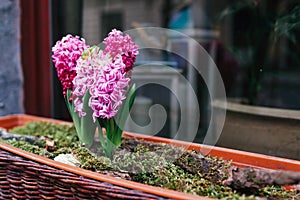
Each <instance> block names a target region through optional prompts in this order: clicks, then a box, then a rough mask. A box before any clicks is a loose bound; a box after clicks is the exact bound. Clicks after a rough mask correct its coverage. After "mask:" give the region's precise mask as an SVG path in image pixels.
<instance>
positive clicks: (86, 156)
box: [72, 147, 112, 171]
mask: <svg viewBox="0 0 300 200" xmlns="http://www.w3.org/2000/svg"><path fill="white" fill-rule="evenodd" d="M72 154H73V155H74V156H75V157H76V158H77V159H78V160H79V162H80V166H81V168H84V169H88V170H92V171H103V170H110V169H112V167H111V161H110V159H109V158H106V157H104V156H100V157H98V156H96V155H95V154H93V153H91V152H90V151H89V150H88V149H87V148H85V147H77V148H73V150H72Z"/></svg>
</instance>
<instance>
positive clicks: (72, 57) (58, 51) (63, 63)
mask: <svg viewBox="0 0 300 200" xmlns="http://www.w3.org/2000/svg"><path fill="white" fill-rule="evenodd" d="M87 48H88V46H87V45H86V44H85V40H84V39H83V38H81V39H80V38H79V37H78V36H72V35H70V34H69V35H67V36H65V37H63V38H62V40H60V41H57V42H56V44H55V46H54V47H52V52H53V55H52V58H53V63H54V66H55V68H56V71H57V75H58V78H59V80H60V82H61V84H62V87H63V94H64V96H65V95H66V91H67V90H68V89H70V90H72V89H73V83H72V81H73V79H74V78H75V77H76V70H75V67H76V65H77V60H78V59H79V57H80V56H81V54H82V52H83V51H84V50H85V49H87Z"/></svg>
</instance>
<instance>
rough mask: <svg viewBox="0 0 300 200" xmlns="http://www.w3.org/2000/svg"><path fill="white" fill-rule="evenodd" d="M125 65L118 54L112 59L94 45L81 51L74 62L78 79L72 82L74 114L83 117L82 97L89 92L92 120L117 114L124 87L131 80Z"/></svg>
mask: <svg viewBox="0 0 300 200" xmlns="http://www.w3.org/2000/svg"><path fill="white" fill-rule="evenodd" d="M125 68H126V65H125V64H124V63H123V61H122V56H121V55H115V57H114V59H112V57H111V56H110V54H109V53H106V54H105V53H104V52H103V51H102V50H100V48H99V47H97V46H93V47H91V48H89V49H88V50H87V51H85V52H84V54H83V56H81V57H80V58H79V60H78V62H77V66H76V71H77V76H76V77H75V79H74V80H73V83H74V88H75V89H74V91H73V95H74V96H76V97H77V98H76V99H75V100H74V104H75V111H78V112H79V116H85V114H86V113H85V111H84V110H83V100H82V98H83V97H84V95H85V94H86V92H89V94H90V99H89V103H88V105H89V107H90V108H92V110H93V119H94V121H96V118H97V117H100V118H107V119H109V118H111V117H113V116H115V115H116V114H117V111H118V107H119V106H121V104H122V101H123V100H124V99H125V98H126V96H125V95H126V90H125V88H126V87H127V86H128V84H129V81H130V79H129V78H128V77H126V72H125V71H124V69H125Z"/></svg>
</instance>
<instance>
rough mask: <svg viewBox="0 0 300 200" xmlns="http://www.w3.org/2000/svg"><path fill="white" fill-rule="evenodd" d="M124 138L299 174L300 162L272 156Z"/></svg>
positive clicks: (186, 143)
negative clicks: (157, 143)
mask: <svg viewBox="0 0 300 200" xmlns="http://www.w3.org/2000/svg"><path fill="white" fill-rule="evenodd" d="M123 135H124V136H125V137H135V138H138V139H144V140H145V141H152V142H162V143H167V144H172V145H175V146H180V147H184V148H187V149H189V150H192V149H194V150H196V151H200V152H201V151H203V152H208V155H211V156H216V157H219V158H222V159H224V160H232V161H233V164H234V165H237V166H241V167H255V168H269V169H276V170H278V169H281V170H289V171H296V172H300V161H298V160H291V159H286V158H279V157H274V156H268V155H263V154H258V153H251V152H246V151H239V150H234V149H228V148H223V147H214V146H209V145H203V144H196V143H190V142H184V141H179V140H172V139H168V138H160V137H154V136H150V137H149V136H145V135H142V134H138V133H127V132H124V133H123Z"/></svg>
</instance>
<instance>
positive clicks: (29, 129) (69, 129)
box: [9, 122, 78, 148]
mask: <svg viewBox="0 0 300 200" xmlns="http://www.w3.org/2000/svg"><path fill="white" fill-rule="evenodd" d="M9 132H10V133H15V134H20V135H32V136H38V137H48V138H50V139H53V140H54V141H55V145H56V146H57V148H62V147H71V146H72V145H73V144H74V143H75V142H78V137H77V134H76V130H75V127H74V126H72V125H66V124H53V123H50V122H29V123H27V124H26V125H25V126H19V127H15V128H13V129H11V130H9Z"/></svg>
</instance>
